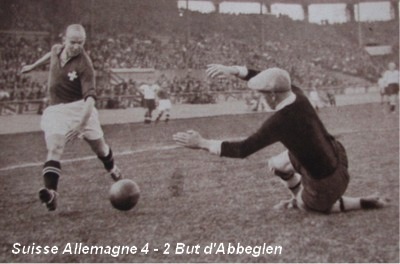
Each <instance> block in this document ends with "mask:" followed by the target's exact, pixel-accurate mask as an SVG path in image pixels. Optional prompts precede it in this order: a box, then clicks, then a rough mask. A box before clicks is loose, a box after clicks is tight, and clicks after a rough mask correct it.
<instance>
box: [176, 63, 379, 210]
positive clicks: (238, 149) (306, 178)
mask: <svg viewBox="0 0 400 264" xmlns="http://www.w3.org/2000/svg"><path fill="white" fill-rule="evenodd" d="M207 74H208V76H210V77H216V76H219V75H234V76H237V77H240V78H242V79H243V80H247V81H248V86H249V88H250V89H254V90H257V91H258V92H260V93H261V94H262V95H263V96H264V97H265V99H266V102H267V103H268V105H269V107H270V108H271V109H272V111H273V112H274V114H273V115H272V116H271V117H270V118H269V119H267V120H266V121H265V122H264V123H263V125H262V126H261V127H260V128H259V129H258V131H256V132H255V133H254V134H252V135H250V136H249V137H247V138H246V139H244V140H240V141H218V140H209V139H205V138H203V137H202V136H201V135H200V134H199V133H198V132H196V131H192V130H189V131H187V132H179V133H176V134H175V135H174V136H173V138H174V140H175V141H176V142H177V144H179V145H182V146H185V147H189V148H199V149H206V150H208V151H210V152H211V153H214V154H217V155H220V156H224V157H231V158H245V157H247V156H249V155H251V154H253V153H255V152H257V151H259V150H260V149H262V148H264V147H266V146H269V145H271V144H273V143H276V142H281V143H282V144H283V145H284V146H285V147H286V148H287V150H286V151H284V152H283V153H281V154H279V155H277V156H275V157H272V158H270V159H269V161H268V165H269V169H270V170H271V172H273V173H274V174H275V175H276V176H279V177H280V178H281V179H282V180H283V181H284V182H285V183H286V186H287V187H288V188H289V189H290V190H291V192H292V194H293V197H292V199H290V200H288V201H282V202H281V203H279V204H278V205H276V206H275V208H278V209H280V208H291V207H295V208H300V209H302V210H312V211H318V212H323V213H330V212H340V211H349V210H356V209H371V208H380V207H383V206H384V205H386V203H387V200H386V199H383V198H381V197H379V196H377V195H371V196H367V197H346V196H343V194H344V192H345V191H346V188H347V186H348V183H349V174H348V161H347V155H346V152H345V149H344V147H343V146H342V144H341V143H340V142H339V141H337V140H336V139H335V138H334V137H333V136H332V135H330V134H329V133H328V131H327V130H326V128H325V126H324V125H323V123H322V121H321V120H320V118H319V117H318V115H317V113H316V111H315V109H314V107H313V106H312V105H311V103H310V102H309V100H308V99H307V97H306V96H305V95H304V94H303V92H302V90H301V89H300V88H298V87H296V86H294V85H292V84H291V80H290V76H289V74H288V73H287V72H286V71H284V70H282V69H279V68H270V69H267V70H265V71H262V72H259V71H255V70H248V69H247V68H245V67H238V66H224V65H219V64H212V65H209V67H208V69H207Z"/></svg>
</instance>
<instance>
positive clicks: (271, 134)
mask: <svg viewBox="0 0 400 264" xmlns="http://www.w3.org/2000/svg"><path fill="white" fill-rule="evenodd" d="M270 120H272V121H270ZM270 120H267V121H266V122H265V123H264V124H263V126H262V127H261V128H260V129H259V130H257V131H256V132H255V133H254V134H252V135H251V136H249V137H248V138H246V139H244V140H239V141H221V140H212V139H205V138H203V137H202V136H201V135H200V134H199V133H198V132H196V131H193V130H189V131H187V132H179V133H176V134H175V135H174V136H173V139H174V140H175V142H176V143H177V144H178V145H180V146H184V147H187V148H195V149H196V148H197V149H205V150H207V151H209V152H210V153H213V154H216V155H219V156H223V157H229V158H246V157H247V156H249V155H251V154H253V153H255V152H257V151H259V150H260V149H262V148H264V147H266V146H268V145H271V144H272V143H275V142H277V141H278V135H279V134H280V133H281V132H279V131H281V129H280V128H279V127H278V126H276V125H274V120H273V118H272V119H270Z"/></svg>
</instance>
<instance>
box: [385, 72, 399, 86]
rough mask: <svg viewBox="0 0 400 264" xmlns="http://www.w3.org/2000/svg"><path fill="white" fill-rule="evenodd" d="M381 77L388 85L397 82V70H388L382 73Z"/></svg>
mask: <svg viewBox="0 0 400 264" xmlns="http://www.w3.org/2000/svg"><path fill="white" fill-rule="evenodd" d="M383 79H384V80H385V84H386V85H389V84H391V83H399V71H398V70H393V71H391V70H388V71H385V73H384V74H383Z"/></svg>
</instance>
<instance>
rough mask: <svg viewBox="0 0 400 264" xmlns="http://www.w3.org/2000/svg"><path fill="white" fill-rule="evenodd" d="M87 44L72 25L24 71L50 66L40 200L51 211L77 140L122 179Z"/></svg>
mask: <svg viewBox="0 0 400 264" xmlns="http://www.w3.org/2000/svg"><path fill="white" fill-rule="evenodd" d="M85 40H86V32H85V29H84V28H83V27H82V26H81V25H78V24H73V25H70V26H68V27H67V30H66V34H65V37H64V43H63V45H60V44H57V45H54V46H53V47H52V49H51V51H50V52H48V53H47V54H45V55H44V56H43V57H42V58H40V59H39V60H37V61H36V62H35V63H33V64H30V65H25V66H24V67H23V68H22V70H21V72H22V73H26V72H29V71H32V70H34V69H35V68H37V67H38V66H40V65H43V64H45V63H48V62H50V71H49V81H48V95H49V100H50V106H49V107H47V108H46V109H45V110H44V112H43V116H42V119H41V128H42V130H43V131H44V132H45V140H46V146H47V150H48V153H47V159H46V162H45V164H44V167H43V178H44V185H45V187H44V188H42V189H41V190H40V191H39V198H40V200H41V201H42V202H43V203H44V204H46V206H47V208H48V210H50V211H53V210H55V209H56V207H57V197H58V193H57V187H58V180H59V177H60V175H61V162H60V161H61V156H62V154H63V151H64V147H65V145H66V144H67V143H68V142H72V141H74V140H75V139H77V138H83V139H85V140H86V142H88V143H89V145H90V147H91V149H92V150H93V151H94V152H95V153H96V155H97V156H98V158H99V159H100V160H101V161H102V162H103V164H104V167H105V169H106V170H107V171H108V172H109V173H110V176H111V177H112V179H113V180H115V181H117V180H119V179H120V178H122V174H121V172H120V170H119V168H118V167H117V166H116V165H115V164H114V158H113V153H112V151H111V148H110V147H109V146H108V144H106V142H105V140H104V134H103V130H102V129H101V126H100V122H99V118H98V113H97V110H96V108H95V100H96V91H95V88H96V87H95V73H94V69H93V65H92V62H91V60H90V58H89V57H88V55H87V54H86V52H85V50H84V48H83V46H84V43H85Z"/></svg>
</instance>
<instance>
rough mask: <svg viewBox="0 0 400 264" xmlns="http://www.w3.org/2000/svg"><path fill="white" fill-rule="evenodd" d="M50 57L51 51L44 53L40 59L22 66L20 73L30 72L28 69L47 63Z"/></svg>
mask: <svg viewBox="0 0 400 264" xmlns="http://www.w3.org/2000/svg"><path fill="white" fill-rule="evenodd" d="M50 57H51V51H50V52H48V53H46V54H45V55H44V56H43V57H41V58H40V59H38V60H37V61H35V62H34V63H32V64H29V65H25V66H24V67H22V69H21V73H27V72H30V71H32V70H34V69H35V68H37V67H39V66H42V65H44V64H46V63H48V62H49V61H50Z"/></svg>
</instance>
